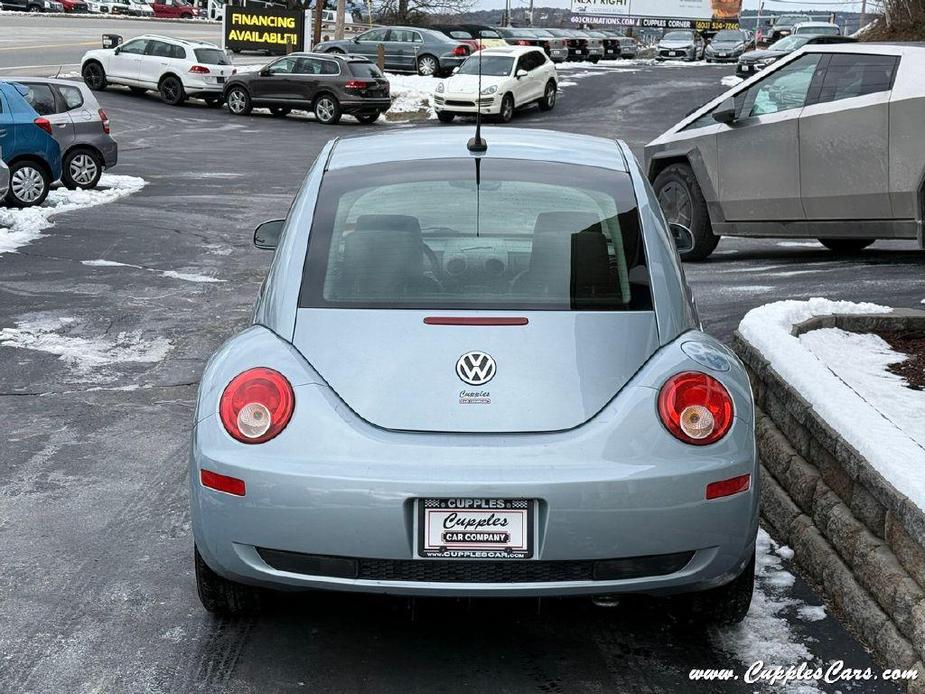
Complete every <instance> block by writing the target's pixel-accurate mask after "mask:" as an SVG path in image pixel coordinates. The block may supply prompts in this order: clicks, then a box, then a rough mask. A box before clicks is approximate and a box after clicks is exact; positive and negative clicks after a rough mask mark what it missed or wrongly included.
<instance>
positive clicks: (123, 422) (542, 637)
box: [0, 18, 925, 692]
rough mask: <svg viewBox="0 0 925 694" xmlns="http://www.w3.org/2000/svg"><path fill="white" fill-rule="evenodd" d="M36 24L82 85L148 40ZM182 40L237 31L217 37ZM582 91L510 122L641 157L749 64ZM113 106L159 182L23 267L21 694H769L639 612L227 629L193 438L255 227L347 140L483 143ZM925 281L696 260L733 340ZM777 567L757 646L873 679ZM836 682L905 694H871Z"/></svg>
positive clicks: (336, 610) (742, 250) (743, 254)
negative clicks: (210, 591)
mask: <svg viewBox="0 0 925 694" xmlns="http://www.w3.org/2000/svg"><path fill="white" fill-rule="evenodd" d="M28 21H30V22H32V21H33V20H31V19H30V20H28ZM35 21H47V22H49V24H48V25H47V26H48V27H53V28H55V31H54V32H53V33H46V32H45V31H44V29H40V30H38V31H33V29H34V27H35V26H38V24H34V23H33V24H30V25H29V26H30V27H32V29H29V30H28V31H27V30H25V29H23V28H22V27H24V26H26V20H25V19H20V18H5V19H4V20H3V23H2V25H0V75H8V74H13V73H15V72H18V71H21V70H22V71H26V70H28V71H29V72H31V73H33V74H54V72H55V70H57V67H56V68H55V69H50V68H49V67H48V66H51V65H56V66H57V65H64V66H65V68H66V67H67V66H68V65H70V66H71V67H70V69H72V70H73V69H74V67H73V63H74V62H75V56H76V57H77V59H79V56H80V54H81V53H82V52H83V50H86V48H87V47H89V45H85V44H87V42H90V41H91V39H92V45H97V41H98V35H99V34H100V33H103V32H105V31H109V30H111V27H110V26H109V25H110V24H117V25H119V27H120V29H121V28H122V27H123V26H124V27H126V29H125V30H123V31H122V32H121V33H123V34H124V35H126V36H129V35H133V34H137V33H140V32H141V31H143V30H147V27H142V28H138V27H137V26H135V25H137V24H138V23H137V22H123V21H115V20H107V21H105V22H104V21H99V22H97V21H96V20H73V21H71V22H69V23H68V22H67V20H54V21H52V20H45V19H40V20H35ZM62 23H63V24H62ZM59 25H60V26H59ZM61 26H63V27H64V29H61V28H60V27H61ZM177 26H178V27H180V28H178V29H177V33H179V32H180V31H181V28H182V31H184V32H186V31H188V32H196V33H195V34H192V33H191V34H190V35H191V36H192V35H196V36H197V37H198V36H200V35H201V36H202V37H203V38H208V37H209V36H211V37H212V38H214V37H215V36H216V35H217V29H216V28H215V27H210V26H206V25H204V26H202V27H200V26H198V25H186V24H184V25H177ZM75 27H79V28H75ZM156 31H158V32H159V33H162V32H165V31H166V29H165V28H164V27H162V26H158V27H157V29H156ZM30 32H31V33H30ZM30 42H31V43H30ZM42 46H45V47H42ZM27 56H28V59H26V58H27ZM37 56H47V57H40V58H39V59H38V60H36V59H35V58H36V57H37ZM250 60H251V61H252V60H253V58H251V59H250ZM17 61H19V62H17ZM25 66H28V67H25ZM65 71H66V69H65ZM568 72H569V74H570V77H569V79H568V81H569V82H572V84H570V85H569V86H566V87H565V88H564V91H563V94H562V98H561V100H560V101H559V104H558V105H557V106H556V108H555V109H554V110H553V111H552V112H550V113H548V114H540V113H539V112H537V111H536V110H535V109H533V110H531V111H530V112H528V113H525V114H523V115H521V116H520V117H519V118H517V119H516V120H515V122H514V123H513V124H512V125H515V126H520V127H541V128H549V129H553V130H561V131H567V132H581V133H587V134H592V135H599V136H607V137H620V138H623V139H625V140H627V141H628V142H629V143H630V145H631V146H632V148H633V149H634V151H635V152H636V153H637V154H639V155H640V156H641V152H642V146H643V145H644V144H645V142H647V141H648V140H649V139H651V138H652V137H654V136H655V135H657V134H659V133H660V132H662V131H663V130H664V129H666V128H667V127H668V126H670V125H671V124H673V123H674V122H675V121H676V120H678V119H679V118H680V117H681V116H683V115H684V114H685V113H687V112H688V111H689V110H690V109H691V108H693V107H694V106H697V105H699V104H700V103H702V102H703V101H705V100H706V99H708V98H709V97H711V96H713V95H715V94H717V93H719V92H720V91H722V89H723V87H722V86H721V84H720V79H721V78H722V77H723V76H724V75H727V74H730V73H731V72H732V67H722V66H706V65H704V66H687V67H674V66H670V65H665V66H648V65H634V66H628V67H606V66H605V67H599V68H593V69H592V68H587V69H585V68H581V69H570V70H569V71H568ZM100 101H101V104H102V105H103V107H104V108H105V109H106V111H107V113H108V114H109V116H110V118H111V120H112V127H113V134H114V136H115V137H116V138H117V139H118V141H119V143H120V150H121V151H120V163H119V166H118V167H117V168H116V169H114V170H113V173H115V174H120V175H129V176H138V177H141V178H143V179H144V180H145V181H146V185H145V186H144V188H143V189H142V190H140V191H139V192H137V193H134V194H132V195H130V196H127V197H123V198H121V199H119V200H118V201H116V202H112V203H109V204H105V205H100V206H96V207H92V208H87V209H82V210H80V211H77V212H73V213H66V214H61V215H59V216H56V217H54V218H53V221H54V226H53V227H51V228H49V229H47V230H46V231H45V232H44V236H43V237H42V238H39V239H37V240H34V241H33V242H31V243H29V244H28V245H25V246H23V247H21V248H19V249H18V250H17V251H16V252H11V253H0V418H2V420H3V421H4V422H6V424H7V426H6V432H5V433H4V434H3V436H0V554H2V557H3V560H2V566H3V570H0V691H3V692H52V691H57V692H123V691H146V692H185V691H199V690H202V691H229V692H258V691H260V692H265V691H323V692H328V691H331V692H340V691H351V692H352V691H375V692H393V691H394V692H399V691H400V692H409V691H421V692H453V691H475V692H480V691H486V690H489V689H490V690H492V691H496V692H524V691H542V692H624V691H632V692H665V691H698V692H699V691H703V692H714V691H754V690H755V689H756V687H757V685H746V684H744V683H743V682H742V681H741V680H738V681H733V682H728V683H725V684H720V683H688V673H689V671H690V670H691V669H692V668H721V667H730V668H737V672H739V673H741V672H742V671H744V665H743V663H744V662H745V661H746V660H748V658H749V656H750V655H754V654H756V653H758V654H760V653H762V652H764V651H762V650H761V648H762V644H761V643H758V644H757V646H756V645H755V644H754V643H751V642H747V637H746V636H744V635H742V634H730V633H711V634H710V635H709V636H708V637H707V638H704V637H703V636H702V635H696V634H689V633H685V632H683V631H680V630H678V629H677V628H676V627H674V626H672V625H670V624H668V623H666V622H665V620H663V619H662V613H661V611H660V609H659V606H658V604H657V603H656V604H653V603H649V602H645V601H641V600H628V601H625V602H623V603H621V604H620V605H619V606H616V607H601V606H595V605H592V604H590V602H588V601H585V600H580V601H579V600H562V601H560V600H549V601H543V602H542V603H537V602H536V601H525V602H522V601H474V602H468V601H443V600H440V601H438V600H418V601H414V602H409V601H407V600H402V599H390V598H375V599H373V598H364V597H357V596H352V595H334V596H330V595H308V596H297V597H286V598H280V599H279V600H277V601H276V602H275V603H274V604H273V605H272V606H271V609H270V610H269V611H268V612H267V614H265V615H263V616H261V617H260V618H256V619H252V620H249V621H241V622H234V623H232V622H223V621H216V620H214V619H212V618H210V617H209V616H208V615H207V614H206V613H205V612H203V611H202V609H201V607H200V605H199V602H198V600H197V598H196V595H195V582H194V578H193V572H192V558H191V554H192V539H191V535H190V521H189V509H188V494H187V469H186V455H187V450H188V445H189V441H188V438H189V430H190V426H191V422H192V414H193V405H194V398H195V393H196V386H197V381H198V376H199V374H200V372H201V371H202V368H203V366H204V363H205V360H206V359H207V358H208V357H209V355H210V354H211V353H212V352H213V351H214V350H215V349H216V347H217V346H218V345H219V344H220V343H221V342H222V341H223V340H224V339H226V338H227V337H228V336H230V335H231V334H233V333H234V332H235V331H237V330H239V329H241V328H242V327H243V326H245V325H246V324H247V323H248V322H249V320H250V312H251V308H252V304H253V300H254V297H255V294H256V292H257V289H258V286H259V284H260V282H261V280H262V278H263V275H264V273H265V270H266V267H267V265H268V263H269V261H270V259H271V255H270V254H268V253H262V252H260V251H257V250H255V249H253V247H252V246H251V232H252V229H253V227H254V226H255V224H257V223H258V222H260V221H263V220H265V219H270V218H278V217H282V216H284V215H285V214H286V210H287V209H288V205H289V202H290V200H291V198H292V196H293V194H294V193H295V191H296V189H297V188H298V186H299V185H300V183H301V180H302V177H303V175H304V173H305V171H306V170H307V168H308V167H309V165H310V164H311V162H312V161H313V159H314V157H315V156H316V154H317V153H318V152H319V151H320V149H321V147H322V146H323V145H324V143H325V142H327V141H328V140H329V139H330V138H332V137H349V136H351V135H358V134H365V133H369V132H381V131H383V130H386V129H388V128H405V127H443V128H462V129H466V128H469V129H471V127H472V125H471V123H467V122H463V123H460V124H456V125H453V126H439V125H437V124H436V122H435V121H434V122H431V121H427V122H413V123H397V124H387V123H385V122H383V121H380V122H378V123H376V124H374V125H371V126H363V125H360V124H358V123H356V122H354V121H353V120H352V119H350V118H345V119H344V121H343V123H342V124H341V125H340V126H321V125H318V124H316V123H313V122H310V121H307V120H304V119H299V118H288V119H276V118H272V117H270V116H269V115H261V114H255V115H253V116H249V117H232V116H230V115H229V114H228V113H227V111H225V110H218V111H217V110H211V109H208V108H206V107H205V106H204V105H202V104H201V103H200V102H195V101H194V102H191V103H190V104H189V105H187V106H185V107H181V108H170V107H167V106H164V105H162V104H161V103H160V102H159V101H158V100H157V98H156V97H155V96H154V95H148V96H142V97H136V96H132V95H130V94H129V93H128V91H127V90H121V89H111V90H109V91H107V92H105V93H102V94H101V95H100ZM3 223H4V211H3V210H2V209H0V226H2V225H3ZM923 269H925V254H923V253H922V252H921V251H917V250H915V249H914V247H913V244H912V243H903V242H879V243H877V244H875V245H874V246H873V247H872V248H871V249H870V250H868V251H866V252H864V253H862V254H860V255H858V256H857V257H853V258H836V257H834V256H832V255H831V254H830V253H829V252H828V251H826V250H824V249H823V248H822V247H821V246H818V245H815V244H812V243H810V242H805V241H801V242H793V241H791V242H787V241H779V240H768V241H757V240H740V239H739V240H731V239H725V240H723V241H722V242H721V243H720V245H719V247H718V249H717V251H716V252H715V253H714V255H713V256H712V257H711V258H710V259H709V261H707V262H705V263H702V264H697V265H688V266H687V267H686V271H687V274H688V278H689V280H690V282H691V284H692V286H693V288H694V292H695V295H696V298H697V301H698V305H699V309H700V313H701V317H702V319H703V322H704V326H705V328H706V329H707V330H708V331H710V332H712V333H714V334H716V335H718V336H720V337H722V338H723V339H727V340H728V339H729V338H730V336H731V332H732V330H734V328H735V326H736V325H737V323H738V321H739V320H740V319H741V317H742V316H743V314H744V313H745V312H746V311H747V310H748V309H749V308H752V307H754V306H757V305H760V304H762V303H766V302H767V301H770V300H774V299H780V298H807V297H811V296H819V295H822V296H826V297H829V298H839V299H850V300H855V301H874V302H883V303H887V304H890V305H892V306H899V307H903V306H907V307H913V306H919V305H920V302H922V301H923V299H925V282H923V280H922V277H923ZM4 329H6V330H5V331H4ZM52 347H53V349H52ZM88 355H91V356H92V357H93V358H91V359H87V358H85V357H87V356H88ZM139 355H140V356H141V357H143V358H137V357H139ZM779 556H780V557H781V562H780V563H781V564H782V570H781V571H776V572H770V573H768V574H767V575H766V576H765V582H764V583H763V584H762V583H761V582H760V591H759V594H760V595H764V597H762V598H759V600H758V602H759V603H762V604H763V605H764V606H766V603H767V602H768V601H771V602H774V603H775V604H778V603H779V608H780V609H779V610H778V612H777V614H778V619H777V620H776V621H775V620H772V621H761V622H754V623H752V624H751V625H750V627H751V628H752V629H753V630H760V629H761V628H764V627H768V628H772V629H773V628H776V629H780V630H782V631H781V633H780V634H770V635H767V634H765V635H763V636H765V637H766V638H770V639H771V640H772V641H774V642H775V643H776V642H779V641H781V640H783V641H787V642H788V643H789V644H790V647H789V648H790V649H789V650H788V651H786V652H784V653H783V654H781V653H776V652H768V653H767V656H766V657H767V659H768V660H773V659H774V658H775V657H778V658H779V659H780V660H782V662H786V663H787V664H790V662H791V661H789V660H787V658H794V657H795V658H796V659H797V660H808V659H817V660H818V661H820V662H825V661H828V660H829V659H834V658H840V659H843V660H845V661H846V663H847V664H848V665H849V666H851V667H860V668H863V667H867V666H868V665H871V663H872V661H871V660H870V658H869V656H868V655H867V654H866V653H865V652H864V649H863V648H862V647H861V645H860V644H859V643H858V642H857V641H855V640H854V639H853V637H852V636H851V635H850V634H848V633H847V632H846V631H844V629H842V628H841V627H840V626H839V624H838V622H837V621H836V620H835V619H834V618H833V617H832V616H831V615H830V614H829V615H828V616H825V617H824V618H812V619H807V618H805V616H801V609H800V608H801V606H818V605H821V604H822V601H821V600H820V599H819V598H818V597H817V596H816V595H815V594H814V593H813V591H812V589H811V588H810V587H809V586H807V585H806V584H805V583H804V582H803V581H801V580H800V579H799V578H796V579H795V580H792V579H788V578H786V576H789V574H787V573H786V569H787V568H788V564H787V561H786V552H781V553H780V554H779ZM804 614H805V613H804ZM745 626H749V624H748V622H746V625H745ZM759 636H762V635H759ZM801 649H802V650H801ZM878 686H881V687H882V688H879V689H878V688H877V687H878ZM852 687H854V689H852ZM820 689H822V690H824V691H836V689H837V690H840V691H864V692H872V691H894V690H893V689H891V688H887V687H885V686H883V685H874V684H872V683H869V682H866V683H859V684H854V685H838V686H831V687H829V686H828V685H822V686H821V687H820ZM767 691H782V690H780V689H779V688H778V689H774V688H768V689H767ZM806 691H816V690H815V689H811V690H806Z"/></svg>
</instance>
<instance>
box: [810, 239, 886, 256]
mask: <svg viewBox="0 0 925 694" xmlns="http://www.w3.org/2000/svg"><path fill="white" fill-rule="evenodd" d="M876 240H877V239H819V243H821V244H822V245H823V246H825V247H826V248H828V249H829V250H830V251H832V252H833V253H858V252H859V251H863V250H864V249H865V248H867V247H868V246H869V245H871V244H872V243H873V242H874V241H876Z"/></svg>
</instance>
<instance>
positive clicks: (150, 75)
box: [80, 34, 236, 106]
mask: <svg viewBox="0 0 925 694" xmlns="http://www.w3.org/2000/svg"><path fill="white" fill-rule="evenodd" d="M103 45H104V46H107V45H112V47H111V48H110V47H104V48H98V49H96V50H92V51H88V52H87V53H86V55H84V57H83V60H82V61H81V64H80V72H81V75H83V78H84V82H86V83H87V86H88V87H90V89H105V88H106V87H107V85H109V84H122V85H125V86H127V87H128V88H129V89H131V90H132V91H133V92H144V91H147V90H149V89H151V90H155V91H157V92H158V93H159V94H160V95H161V100H162V101H163V102H164V103H166V104H170V105H171V106H178V105H180V104H182V103H183V102H184V101H185V100H186V98H187V97H197V98H200V99H203V100H205V102H206V103H207V104H208V105H209V106H220V105H221V103H222V91H223V90H224V88H225V82H226V81H227V80H228V78H229V77H231V76H232V75H234V74H235V72H236V70H235V69H234V66H233V65H232V64H231V60H229V58H228V54H227V53H225V51H223V50H222V49H221V48H219V47H218V46H216V45H215V44H213V43H205V42H202V41H185V40H183V39H175V38H170V37H169V36H157V35H153V34H146V35H144V36H138V37H136V38H133V39H131V40H129V41H127V42H125V43H122V37H121V36H115V35H106V36H104V37H103Z"/></svg>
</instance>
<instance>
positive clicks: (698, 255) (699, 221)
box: [652, 164, 720, 261]
mask: <svg viewBox="0 0 925 694" xmlns="http://www.w3.org/2000/svg"><path fill="white" fill-rule="evenodd" d="M652 187H653V188H654V189H655V195H656V196H657V197H658V202H659V204H660V205H661V206H662V212H664V213H665V218H666V219H667V220H668V221H669V222H675V223H678V224H683V225H684V226H686V227H687V228H688V229H690V230H691V234H693V235H694V248H693V249H692V250H690V251H689V252H687V253H682V254H681V260H685V261H697V260H704V259H705V258H707V257H708V256H709V255H710V254H711V253H712V252H713V250H714V249H715V248H716V244H718V243H719V239H720V237H719V236H716V235H715V234H714V233H713V227H712V226H711V225H710V213H709V212H708V211H707V202H706V200H704V198H703V192H702V191H701V190H700V184H699V183H697V177H696V176H695V175H694V171H693V170H692V169H691V167H690V166H688V165H687V164H671V165H670V166H666V167H665V168H664V169H663V170H662V172H661V173H660V174H659V175H658V176H656V177H655V182H654V183H653V184H652Z"/></svg>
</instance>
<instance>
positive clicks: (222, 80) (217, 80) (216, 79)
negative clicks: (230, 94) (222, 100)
mask: <svg viewBox="0 0 925 694" xmlns="http://www.w3.org/2000/svg"><path fill="white" fill-rule="evenodd" d="M215 81H216V82H218V83H219V84H224V83H225V78H224V77H216V78H215Z"/></svg>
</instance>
